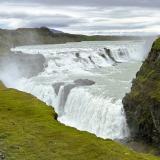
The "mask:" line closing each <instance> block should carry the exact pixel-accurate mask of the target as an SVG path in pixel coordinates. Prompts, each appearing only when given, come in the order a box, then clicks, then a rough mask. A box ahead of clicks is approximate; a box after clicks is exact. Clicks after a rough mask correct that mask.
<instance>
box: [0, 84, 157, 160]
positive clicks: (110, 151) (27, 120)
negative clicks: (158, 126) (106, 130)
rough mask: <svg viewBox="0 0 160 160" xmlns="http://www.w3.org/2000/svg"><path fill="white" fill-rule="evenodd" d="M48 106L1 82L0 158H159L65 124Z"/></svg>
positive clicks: (89, 159) (10, 159) (62, 159)
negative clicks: (139, 152)
mask: <svg viewBox="0 0 160 160" xmlns="http://www.w3.org/2000/svg"><path fill="white" fill-rule="evenodd" d="M56 117H57V115H56V113H55V112H54V111H53V109H52V108H51V107H48V106H46V105H45V104H44V103H43V102H41V101H39V100H38V99H37V98H35V97H33V96H31V95H30V94H27V93H23V92H20V91H17V90H14V89H7V88H5V87H4V86H3V85H2V83H1V84H0V159H1V158H4V157H5V159H7V160H38V159H40V160H158V159H159V158H156V157H152V156H150V155H143V154H138V153H135V152H133V151H131V150H128V149H127V148H126V147H124V146H122V145H121V144H118V143H116V142H113V141H111V140H102V139H100V138H97V137H96V136H94V135H91V134H89V133H87V132H80V131H77V130H76V129H73V128H70V127H66V126H64V125H62V124H60V123H59V122H57V121H56Z"/></svg>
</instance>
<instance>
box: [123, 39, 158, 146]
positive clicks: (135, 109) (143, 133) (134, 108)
mask: <svg viewBox="0 0 160 160" xmlns="http://www.w3.org/2000/svg"><path fill="white" fill-rule="evenodd" d="M123 104H124V108H125V111H126V115H127V120H128V124H129V126H130V128H131V134H132V136H134V137H136V138H140V139H144V140H145V141H146V142H149V143H153V144H155V145H157V146H159V147H160V38H159V39H157V40H156V41H155V42H154V43H153V46H152V49H151V51H150V53H149V55H148V57H147V59H146V60H145V62H144V63H143V65H142V67H141V69H140V71H139V72H138V73H137V76H136V79H135V80H134V81H133V85H132V89H131V92H130V93H129V94H127V95H126V96H125V98H124V99H123Z"/></svg>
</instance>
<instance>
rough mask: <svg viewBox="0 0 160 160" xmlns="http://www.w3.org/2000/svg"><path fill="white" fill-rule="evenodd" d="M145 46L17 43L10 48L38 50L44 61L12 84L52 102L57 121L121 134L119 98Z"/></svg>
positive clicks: (106, 135) (125, 132) (122, 115)
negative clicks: (34, 72)
mask: <svg viewBox="0 0 160 160" xmlns="http://www.w3.org/2000/svg"><path fill="white" fill-rule="evenodd" d="M144 46H145V42H144V41H125V42H123V41H122V42H118V41H117V42H106V41H104V42H80V43H67V44H59V45H40V46H22V47H17V48H14V49H12V50H13V51H21V52H23V53H27V54H42V55H43V56H44V57H45V59H46V64H47V65H46V66H45V69H44V71H43V72H41V73H39V75H37V76H35V77H31V78H25V77H21V78H19V79H17V80H16V84H14V85H13V87H14V88H17V89H19V90H22V91H26V92H28V93H31V94H33V95H35V96H36V97H38V98H39V99H41V100H42V101H44V102H46V103H47V104H48V105H51V106H53V107H54V109H55V111H56V112H57V113H58V115H59V117H58V120H59V121H60V122H61V123H64V124H66V125H68V126H72V127H75V128H77V129H79V130H83V131H88V132H91V133H94V134H96V135H97V136H98V137H102V138H110V139H123V138H125V137H127V136H128V135H129V130H128V127H127V123H126V119H125V113H124V110H123V106H122V102H121V101H122V98H123V96H124V95H125V93H126V92H128V91H129V89H130V86H131V80H132V79H133V77H134V76H135V74H136V72H137V70H138V69H139V67H140V65H141V61H142V60H143V59H144V57H145V56H146V55H147V51H146V50H144ZM0 76H1V75H0ZM3 80H4V83H5V79H4V78H3ZM7 80H8V78H7ZM10 80H12V77H10Z"/></svg>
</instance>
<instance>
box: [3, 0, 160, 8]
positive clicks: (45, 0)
mask: <svg viewBox="0 0 160 160" xmlns="http://www.w3.org/2000/svg"><path fill="white" fill-rule="evenodd" d="M2 2H6V1H5V0H1V3H2ZM7 3H18V4H22V3H25V4H27V3H34V4H43V5H55V6H56V5H59V6H62V5H65V6H68V5H69V6H71V5H74V6H79V5H80V6H96V7H97V6H103V7H104V6H142V7H160V1H159V0H134V1H133V0H79V1H76V0H27V2H26V0H8V1H7Z"/></svg>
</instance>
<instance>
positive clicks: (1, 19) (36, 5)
mask: <svg viewBox="0 0 160 160" xmlns="http://www.w3.org/2000/svg"><path fill="white" fill-rule="evenodd" d="M158 7H160V1H159V0H152V2H151V0H134V1H133V0H112V1H111V0H101V1H100V0H81V1H75V0H27V2H26V0H25V1H24V0H8V1H7V3H6V1H4V0H1V6H0V27H2V28H19V27H41V26H47V27H50V28H55V29H59V30H62V31H65V32H71V33H84V34H97V33H101V34H110V33H111V34H112V33H114V34H118V33H121V32H125V31H126V33H132V32H133V33H143V32H145V33H149V32H155V33H160V19H159V15H160V11H159V8H158Z"/></svg>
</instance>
